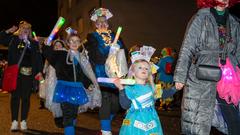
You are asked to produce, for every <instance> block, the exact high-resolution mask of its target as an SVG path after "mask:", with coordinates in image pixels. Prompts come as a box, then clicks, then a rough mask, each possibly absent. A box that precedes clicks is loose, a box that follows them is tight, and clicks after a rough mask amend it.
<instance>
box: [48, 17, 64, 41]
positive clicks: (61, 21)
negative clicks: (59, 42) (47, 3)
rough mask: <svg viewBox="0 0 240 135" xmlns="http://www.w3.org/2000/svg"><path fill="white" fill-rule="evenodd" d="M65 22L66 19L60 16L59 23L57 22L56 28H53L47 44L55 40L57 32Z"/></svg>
mask: <svg viewBox="0 0 240 135" xmlns="http://www.w3.org/2000/svg"><path fill="white" fill-rule="evenodd" d="M64 23H65V19H64V18H63V17H59V18H58V21H57V23H56V24H55V26H54V28H53V30H52V32H51V33H50V35H49V36H48V40H47V44H50V43H51V41H52V40H53V38H54V36H55V35H56V34H57V32H58V31H59V29H60V28H61V27H62V26H63V24H64Z"/></svg>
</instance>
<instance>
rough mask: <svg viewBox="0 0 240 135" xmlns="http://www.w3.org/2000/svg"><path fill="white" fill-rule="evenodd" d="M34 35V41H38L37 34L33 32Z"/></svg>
mask: <svg viewBox="0 0 240 135" xmlns="http://www.w3.org/2000/svg"><path fill="white" fill-rule="evenodd" d="M32 34H33V38H34V40H35V41H38V38H37V35H36V33H35V32H34V31H33V32H32Z"/></svg>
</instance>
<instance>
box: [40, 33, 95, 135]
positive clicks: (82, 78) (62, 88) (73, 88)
mask: <svg viewBox="0 0 240 135" xmlns="http://www.w3.org/2000/svg"><path fill="white" fill-rule="evenodd" d="M67 44H68V46H69V50H68V51H65V50H63V51H54V50H53V46H47V45H45V46H44V47H43V54H44V56H45V57H46V58H47V60H48V61H49V63H50V64H51V65H52V66H53V67H54V68H55V70H56V76H57V84H56V87H55V91H54V95H53V102H55V103H60V106H61V109H62V112H63V125H64V133H65V135H75V128H74V127H75V126H76V119H77V114H78V107H79V106H80V105H84V104H86V103H88V100H89V99H88V96H87V94H86V91H85V88H88V86H89V85H90V83H91V82H90V79H91V78H89V79H88V77H87V76H88V75H87V73H85V72H83V70H84V69H82V66H83V65H82V63H81V57H80V52H79V51H78V48H79V46H80V44H81V42H80V37H79V36H78V35H77V34H71V35H69V36H68V38H67ZM87 70H91V67H89V68H88V69H87ZM91 81H92V82H93V84H95V82H96V78H95V80H92V79H91Z"/></svg>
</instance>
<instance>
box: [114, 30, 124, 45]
mask: <svg viewBox="0 0 240 135" xmlns="http://www.w3.org/2000/svg"><path fill="white" fill-rule="evenodd" d="M121 31H122V27H118V29H117V33H116V36H115V38H114V40H113V44H116V43H117V41H118V38H119V36H120V33H121Z"/></svg>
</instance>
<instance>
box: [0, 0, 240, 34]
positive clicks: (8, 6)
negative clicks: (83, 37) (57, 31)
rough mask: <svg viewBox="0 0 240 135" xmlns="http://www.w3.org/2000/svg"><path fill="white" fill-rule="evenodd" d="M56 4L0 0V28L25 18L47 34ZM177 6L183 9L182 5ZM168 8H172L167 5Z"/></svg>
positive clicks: (237, 11)
mask: <svg viewBox="0 0 240 135" xmlns="http://www.w3.org/2000/svg"><path fill="white" fill-rule="evenodd" d="M66 1H67V0H66ZM112 2H114V1H112ZM136 2H137V1H136ZM165 3H167V1H165ZM189 4H191V3H188V2H186V3H184V4H183V5H185V6H186V7H187V6H189ZM57 5H58V4H57V0H0V30H2V29H8V28H10V27H11V26H12V25H17V24H18V23H19V22H20V21H21V20H26V21H28V22H30V23H31V24H32V29H33V31H35V32H36V34H37V35H39V36H48V34H49V33H50V32H51V30H52V28H53V27H54V24H55V23H56V21H57V19H58V13H57V11H58V9H57ZM178 8H179V9H180V10H181V9H184V7H183V6H179V7H178ZM169 10H173V9H171V7H169ZM175 10H177V9H175ZM230 11H231V12H232V13H233V14H235V15H236V16H238V17H240V4H237V5H236V6H234V7H232V8H231V10H230ZM166 12H167V11H166ZM189 12H193V11H189ZM179 16H182V15H181V14H179ZM169 27H171V26H169ZM166 28H167V27H166ZM184 29H185V28H184ZM153 30H154V29H153Z"/></svg>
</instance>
